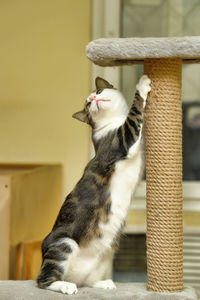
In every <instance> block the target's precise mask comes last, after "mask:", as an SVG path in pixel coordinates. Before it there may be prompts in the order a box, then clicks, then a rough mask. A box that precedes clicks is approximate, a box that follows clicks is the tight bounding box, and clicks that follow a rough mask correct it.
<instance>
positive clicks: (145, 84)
mask: <svg viewBox="0 0 200 300" xmlns="http://www.w3.org/2000/svg"><path fill="white" fill-rule="evenodd" d="M150 84H151V79H150V78H149V77H148V76H147V75H143V76H142V77H141V78H140V80H139V82H138V84H137V85H136V89H137V90H138V92H139V94H140V96H141V97H142V98H143V99H144V106H145V103H146V99H147V95H148V93H149V92H150V91H151V86H150Z"/></svg>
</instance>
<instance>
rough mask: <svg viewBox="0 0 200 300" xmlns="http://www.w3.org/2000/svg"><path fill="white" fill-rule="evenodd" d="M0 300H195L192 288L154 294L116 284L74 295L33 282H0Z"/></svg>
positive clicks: (131, 285)
mask: <svg viewBox="0 0 200 300" xmlns="http://www.w3.org/2000/svg"><path fill="white" fill-rule="evenodd" d="M0 299H1V300H67V299H74V300H83V299H84V300H87V299H90V300H97V299H98V300H110V299H114V300H115V299H116V300H118V299H121V300H146V299H147V300H197V297H196V295H195V292H194V290H193V289H192V288H186V289H185V290H184V291H183V292H181V293H154V292H149V291H147V290H146V285H145V284H144V283H117V289H116V290H110V291H108V290H103V289H98V288H80V289H79V290H78V293H77V294H76V295H71V296H68V295H63V294H60V293H56V292H52V291H48V290H41V289H39V288H38V287H37V286H36V283H35V281H32V280H26V281H13V280H5V281H0Z"/></svg>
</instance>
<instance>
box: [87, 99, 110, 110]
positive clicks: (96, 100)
mask: <svg viewBox="0 0 200 300" xmlns="http://www.w3.org/2000/svg"><path fill="white" fill-rule="evenodd" d="M93 101H95V103H96V106H97V108H98V110H99V102H110V101H111V100H110V99H97V98H96V96H93V97H92V98H91V102H93Z"/></svg>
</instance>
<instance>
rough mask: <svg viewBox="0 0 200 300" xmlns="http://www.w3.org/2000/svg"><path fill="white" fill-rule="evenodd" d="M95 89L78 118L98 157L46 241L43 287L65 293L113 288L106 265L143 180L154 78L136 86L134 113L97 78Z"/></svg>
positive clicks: (116, 94)
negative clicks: (146, 119) (145, 118)
mask: <svg viewBox="0 0 200 300" xmlns="http://www.w3.org/2000/svg"><path fill="white" fill-rule="evenodd" d="M95 83H96V90H95V91H94V92H92V93H91V94H90V95H89V97H88V98H87V100H86V103H85V107H84V109H83V110H82V111H80V112H77V113H75V114H74V115H73V117H74V118H76V119H78V120H80V121H83V122H85V123H88V124H89V125H90V126H91V128H92V139H93V143H94V148H95V156H94V158H93V159H92V160H91V161H90V162H89V163H88V164H87V166H86V168H85V170H84V173H83V176H82V178H81V179H80V180H79V182H78V183H77V185H76V186H75V188H74V189H73V191H72V192H71V193H70V194H69V195H68V196H67V197H66V200H65V202H64V203H63V205H62V207H61V209H60V212H59V214H58V217H57V219H56V221H55V224H54V226H53V229H52V231H51V232H50V233H49V234H48V235H47V237H46V238H45V239H44V241H43V243H42V257H43V262H42V267H41V270H40V273H39V275H38V278H37V284H38V286H39V287H40V288H43V289H49V290H52V291H57V292H62V293H66V294H74V293H76V292H77V286H90V287H99V288H104V289H114V288H115V284H114V283H113V281H112V280H111V279H106V278H108V273H107V266H108V263H109V261H110V259H111V258H112V255H113V252H114V248H115V245H116V243H117V241H118V239H119V235H120V232H121V231H122V229H123V226H124V224H125V219H126V215H127V211H128V207H129V204H130V200H131V195H132V193H133V192H134V190H135V188H136V185H137V183H138V181H139V179H140V177H141V173H142V169H143V158H142V124H143V112H144V107H145V104H146V98H147V94H148V92H149V91H150V89H151V88H150V79H149V78H148V77H147V76H146V75H143V76H142V77H141V78H140V80H139V83H138V84H137V86H136V88H137V91H136V94H135V99H134V102H133V104H132V107H131V109H130V111H128V106H127V104H126V100H125V99H124V97H123V95H122V94H121V93H120V92H119V91H118V90H117V89H115V88H113V86H112V85H111V84H110V83H108V82H107V81H106V80H104V79H102V78H100V77H97V78H96V81H95Z"/></svg>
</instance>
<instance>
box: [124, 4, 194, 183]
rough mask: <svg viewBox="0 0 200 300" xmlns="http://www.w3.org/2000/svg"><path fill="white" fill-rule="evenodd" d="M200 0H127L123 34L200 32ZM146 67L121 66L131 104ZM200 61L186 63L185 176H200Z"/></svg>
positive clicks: (154, 34) (169, 34)
mask: <svg viewBox="0 0 200 300" xmlns="http://www.w3.org/2000/svg"><path fill="white" fill-rule="evenodd" d="M199 16H200V0H190V1H188V0H123V1H122V15H121V36H122V37H162V36H192V35H200V17H199ZM142 73H143V67H142V66H140V65H138V66H132V67H130V66H124V67H122V68H121V74H122V76H121V89H122V91H123V93H124V95H125V96H126V98H127V100H128V103H129V104H131V102H132V99H133V92H134V88H135V86H136V83H137V80H138V78H139V77H140V76H141V74H142ZM199 82H200V65H198V64H194V65H192V64H190V65H189V64H188V65H183V85H182V86H183V94H182V99H183V179H184V180H200V84H199Z"/></svg>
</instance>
